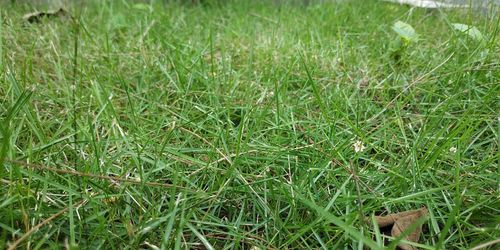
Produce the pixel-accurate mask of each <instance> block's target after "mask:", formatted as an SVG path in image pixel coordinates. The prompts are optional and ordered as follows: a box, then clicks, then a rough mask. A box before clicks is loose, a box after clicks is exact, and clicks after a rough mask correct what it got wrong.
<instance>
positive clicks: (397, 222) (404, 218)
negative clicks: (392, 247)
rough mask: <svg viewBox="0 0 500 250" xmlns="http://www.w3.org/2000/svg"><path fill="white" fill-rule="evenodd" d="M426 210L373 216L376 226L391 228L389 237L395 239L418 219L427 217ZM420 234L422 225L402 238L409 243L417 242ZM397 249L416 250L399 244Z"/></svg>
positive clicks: (424, 208)
mask: <svg viewBox="0 0 500 250" xmlns="http://www.w3.org/2000/svg"><path fill="white" fill-rule="evenodd" d="M427 213H428V210H427V208H426V207H423V208H420V209H416V210H410V211H405V212H401V213H395V214H389V215H386V216H375V220H376V221H377V225H378V226H379V227H387V226H392V229H391V236H392V237H394V238H397V237H398V236H400V235H401V234H402V233H403V232H404V231H405V230H407V229H408V228H409V227H411V226H412V225H413V224H414V223H416V222H417V221H418V220H419V219H420V218H422V217H425V216H427ZM420 233H422V225H419V226H418V227H417V228H415V229H414V230H413V231H412V232H411V233H410V234H409V235H407V236H406V237H404V240H406V241H411V242H418V240H419V239H420ZM398 247H399V249H402V250H416V249H417V248H416V247H414V246H411V245H408V244H404V243H400V244H399V245H398Z"/></svg>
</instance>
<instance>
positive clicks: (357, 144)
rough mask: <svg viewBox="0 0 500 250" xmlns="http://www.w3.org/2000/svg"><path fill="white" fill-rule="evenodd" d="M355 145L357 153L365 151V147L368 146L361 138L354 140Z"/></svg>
mask: <svg viewBox="0 0 500 250" xmlns="http://www.w3.org/2000/svg"><path fill="white" fill-rule="evenodd" d="M353 147H354V151H355V152H356V153H359V152H363V150H365V148H366V147H365V145H363V142H362V141H360V140H357V141H356V142H354V144H353Z"/></svg>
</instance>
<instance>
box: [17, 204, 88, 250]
mask: <svg viewBox="0 0 500 250" xmlns="http://www.w3.org/2000/svg"><path fill="white" fill-rule="evenodd" d="M85 203H87V200H86V199H83V200H81V201H80V202H78V203H77V204H76V205H75V208H79V207H81V206H83V205H84V204H85ZM69 208H70V207H69V206H68V207H65V208H64V209H62V210H61V211H59V212H57V213H55V214H53V215H52V216H50V217H49V218H47V219H45V220H43V221H42V222H40V223H38V224H37V225H36V226H34V227H32V228H31V229H30V230H28V231H27V232H26V233H25V234H24V235H23V236H21V238H19V239H17V240H16V241H14V243H12V244H11V245H10V246H9V247H8V248H7V249H8V250H14V249H16V248H17V246H19V244H21V242H23V241H24V240H26V239H27V238H29V237H30V235H32V234H33V233H35V232H36V231H38V229H40V228H41V227H42V226H44V225H45V224H47V223H49V222H51V221H52V220H54V219H55V218H57V217H59V216H61V215H62V214H64V213H66V212H67V211H68V210H69Z"/></svg>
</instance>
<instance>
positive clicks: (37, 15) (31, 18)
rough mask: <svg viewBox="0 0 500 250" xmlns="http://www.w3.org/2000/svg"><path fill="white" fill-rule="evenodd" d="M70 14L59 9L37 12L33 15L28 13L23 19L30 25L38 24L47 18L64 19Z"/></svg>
mask: <svg viewBox="0 0 500 250" xmlns="http://www.w3.org/2000/svg"><path fill="white" fill-rule="evenodd" d="M67 14H68V12H67V11H66V10H65V9H63V8H59V9H58V10H52V11H36V12H32V13H28V14H26V15H24V16H23V19H24V20H26V21H28V22H29V23H37V22H40V20H42V18H45V17H64V16H66V15H67Z"/></svg>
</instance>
